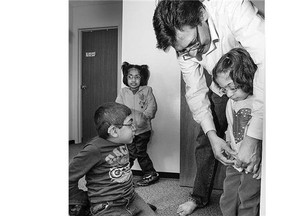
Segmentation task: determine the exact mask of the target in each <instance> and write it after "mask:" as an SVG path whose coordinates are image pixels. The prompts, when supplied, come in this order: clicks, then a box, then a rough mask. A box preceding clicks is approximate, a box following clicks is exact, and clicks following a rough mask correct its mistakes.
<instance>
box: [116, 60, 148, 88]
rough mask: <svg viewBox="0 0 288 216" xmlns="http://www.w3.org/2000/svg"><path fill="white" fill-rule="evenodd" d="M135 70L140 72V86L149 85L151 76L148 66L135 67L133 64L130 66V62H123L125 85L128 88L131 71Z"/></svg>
mask: <svg viewBox="0 0 288 216" xmlns="http://www.w3.org/2000/svg"><path fill="white" fill-rule="evenodd" d="M132 68H135V69H136V70H138V71H139V74H140V77H141V79H140V86H145V85H147V83H148V79H149V76H150V71H149V69H148V65H133V64H129V63H128V62H123V64H122V66H121V69H122V72H123V83H124V84H125V85H126V86H128V81H127V80H128V78H127V76H128V73H129V70H130V69H132Z"/></svg>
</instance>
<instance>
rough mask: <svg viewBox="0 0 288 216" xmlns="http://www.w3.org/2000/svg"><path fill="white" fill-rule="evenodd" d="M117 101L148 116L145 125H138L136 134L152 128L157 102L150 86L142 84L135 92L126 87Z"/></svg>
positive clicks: (134, 117)
mask: <svg viewBox="0 0 288 216" xmlns="http://www.w3.org/2000/svg"><path fill="white" fill-rule="evenodd" d="M116 102H117V103H121V104H124V105H126V106H127V107H129V108H130V109H132V111H133V110H137V111H139V112H142V113H143V114H144V115H145V116H146V117H147V121H146V123H145V124H143V127H138V125H136V129H137V130H136V135H138V134H141V133H144V132H146V131H149V130H151V129H152V127H151V119H153V118H154V117H155V114H156V111H157V104H156V100H155V97H154V95H153V92H152V88H151V87H150V86H140V87H139V90H138V91H137V92H136V93H135V94H133V92H132V91H131V90H130V89H129V88H128V87H124V88H122V89H121V91H120V93H119V95H118V97H117V98H116ZM134 115H135V113H134ZM133 119H134V120H136V119H137V117H136V116H133Z"/></svg>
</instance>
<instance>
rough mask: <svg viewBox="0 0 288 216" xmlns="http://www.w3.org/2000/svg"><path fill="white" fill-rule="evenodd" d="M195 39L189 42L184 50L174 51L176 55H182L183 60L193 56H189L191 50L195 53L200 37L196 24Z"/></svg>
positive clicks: (198, 46)
mask: <svg viewBox="0 0 288 216" xmlns="http://www.w3.org/2000/svg"><path fill="white" fill-rule="evenodd" d="M196 34H197V35H196V41H195V42H193V43H192V44H189V46H188V47H186V49H185V51H176V53H177V55H178V57H180V56H182V57H183V59H184V61H186V60H188V59H191V58H193V57H194V56H191V55H190V53H191V52H196V53H195V54H197V51H198V49H199V48H200V46H201V44H200V38H199V33H198V26H196Z"/></svg>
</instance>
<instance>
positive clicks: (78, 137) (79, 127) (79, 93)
mask: <svg viewBox="0 0 288 216" xmlns="http://www.w3.org/2000/svg"><path fill="white" fill-rule="evenodd" d="M105 29H108V30H109V29H117V30H118V36H117V37H118V41H117V43H118V44H117V46H118V53H117V65H118V67H117V68H118V69H117V93H118V92H119V86H121V80H120V78H121V70H120V68H121V65H120V64H121V63H120V59H121V53H122V46H121V45H122V44H120V42H121V38H122V37H121V32H120V28H119V26H107V27H95V28H79V29H78V56H77V59H78V68H77V85H76V88H77V120H76V121H77V124H76V127H77V135H76V140H75V143H81V142H82V90H81V84H82V32H87V31H97V30H105Z"/></svg>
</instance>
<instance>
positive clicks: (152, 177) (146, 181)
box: [136, 172, 159, 186]
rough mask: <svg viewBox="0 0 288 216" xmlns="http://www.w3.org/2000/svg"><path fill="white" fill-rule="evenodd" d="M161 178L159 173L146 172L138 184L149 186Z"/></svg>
mask: <svg viewBox="0 0 288 216" xmlns="http://www.w3.org/2000/svg"><path fill="white" fill-rule="evenodd" d="M158 180H159V173H157V172H155V173H153V174H146V175H144V176H143V178H142V179H140V180H139V181H138V182H137V183H136V184H137V186H148V185H151V184H153V183H155V182H157V181H158Z"/></svg>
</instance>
